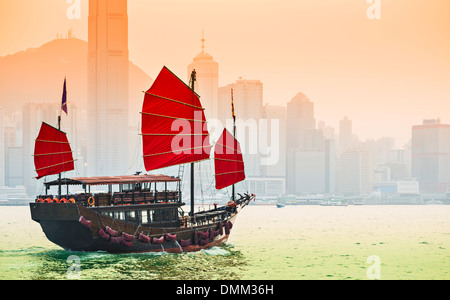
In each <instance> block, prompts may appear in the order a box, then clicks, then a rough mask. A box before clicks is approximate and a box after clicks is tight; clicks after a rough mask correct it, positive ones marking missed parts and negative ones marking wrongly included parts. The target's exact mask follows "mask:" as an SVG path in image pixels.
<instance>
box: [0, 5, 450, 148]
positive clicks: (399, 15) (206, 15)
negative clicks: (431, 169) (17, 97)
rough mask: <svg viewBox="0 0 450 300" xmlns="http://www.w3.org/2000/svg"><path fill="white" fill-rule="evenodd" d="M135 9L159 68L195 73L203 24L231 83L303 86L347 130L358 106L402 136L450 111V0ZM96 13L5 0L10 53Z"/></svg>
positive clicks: (135, 53)
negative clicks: (74, 12) (75, 15)
mask: <svg viewBox="0 0 450 300" xmlns="http://www.w3.org/2000/svg"><path fill="white" fill-rule="evenodd" d="M78 1H79V3H80V8H81V10H80V18H79V19H77V18H75V19H73V18H72V19H71V18H69V17H68V14H67V12H68V10H69V12H72V10H71V9H70V8H72V7H73V6H72V5H76V4H77V2H78ZM368 2H370V3H368ZM377 3H380V6H379V10H378V9H377V10H376V12H379V13H380V15H379V17H380V18H379V19H377V18H375V19H373V18H369V16H368V10H369V12H375V11H374V10H373V9H374V7H375V6H373V5H375V4H377ZM128 17H129V50H130V59H131V61H133V63H135V64H136V65H138V66H139V67H141V68H142V69H143V70H144V71H145V72H146V73H147V74H148V75H150V76H151V77H153V78H155V77H156V76H157V74H158V73H159V71H160V69H161V68H162V66H163V65H166V66H167V67H169V68H170V69H171V70H172V71H174V72H175V73H176V74H179V76H180V77H181V78H187V66H188V64H189V63H191V61H192V59H193V58H194V57H195V56H196V55H197V54H198V53H199V52H200V51H201V41H200V40H201V38H202V31H203V30H204V32H205V38H206V44H205V46H206V48H205V51H206V52H208V53H209V54H210V55H212V56H213V57H214V60H215V61H217V62H218V63H219V85H220V86H224V85H227V84H230V83H232V82H234V81H236V80H237V79H238V78H239V77H242V78H244V79H251V80H260V81H261V82H262V83H263V84H264V103H269V104H272V105H282V106H285V105H286V103H287V102H289V101H290V100H291V99H292V98H293V97H294V96H295V95H296V94H297V93H298V92H303V93H304V94H305V95H306V96H308V98H309V99H310V100H311V101H312V102H314V105H315V116H316V120H317V121H319V120H321V121H324V122H325V123H326V124H327V125H330V126H332V127H334V128H335V129H336V133H338V131H339V120H342V119H343V118H344V117H345V116H347V117H348V118H349V119H351V120H352V121H353V131H354V133H355V134H357V135H358V136H359V137H360V139H362V140H364V139H369V138H370V139H378V138H381V137H384V136H391V137H394V138H396V142H397V145H398V146H399V147H400V146H403V145H404V144H405V143H406V142H408V140H409V138H410V137H411V127H412V125H417V124H421V123H422V120H423V119H427V118H438V117H439V118H440V119H441V121H442V122H443V123H447V124H449V123H450V38H449V37H450V1H448V0H339V1H336V0H129V1H128ZM87 20H88V1H87V0H39V1H36V0H0V56H6V55H8V54H13V53H15V52H18V51H22V50H25V49H27V48H30V47H39V46H41V45H42V44H44V43H46V42H48V41H50V40H53V39H54V38H56V35H57V34H66V33H67V31H68V29H70V28H72V29H73V34H74V35H75V36H76V37H78V38H80V39H83V40H87V30H88V28H87V23H88V22H87ZM0 84H1V83H0Z"/></svg>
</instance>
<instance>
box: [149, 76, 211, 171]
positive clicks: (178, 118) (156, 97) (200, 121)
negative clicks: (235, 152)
mask: <svg viewBox="0 0 450 300" xmlns="http://www.w3.org/2000/svg"><path fill="white" fill-rule="evenodd" d="M141 114H142V144H143V154H144V164H145V168H146V170H147V171H150V170H155V169H160V168H165V167H169V166H174V165H179V164H186V163H192V162H197V161H201V160H205V159H209V155H210V152H211V147H212V146H211V145H210V144H209V132H208V129H207V126H206V118H205V113H204V108H203V107H202V105H201V103H200V98H199V96H198V95H197V94H196V93H195V92H194V91H193V90H192V89H190V88H189V87H188V86H187V85H186V84H185V83H184V82H183V81H181V80H180V79H179V78H178V77H177V76H175V75H174V74H173V73H172V72H171V71H170V70H169V69H167V68H166V67H164V68H163V69H162V70H161V72H160V74H159V75H158V77H157V78H156V80H155V82H154V83H153V85H152V87H151V88H150V89H149V90H148V91H147V92H146V93H145V98H144V104H143V107H142V113H141Z"/></svg>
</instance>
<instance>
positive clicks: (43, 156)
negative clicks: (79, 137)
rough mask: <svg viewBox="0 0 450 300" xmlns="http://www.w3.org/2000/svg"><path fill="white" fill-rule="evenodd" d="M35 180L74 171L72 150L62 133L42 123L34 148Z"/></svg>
mask: <svg viewBox="0 0 450 300" xmlns="http://www.w3.org/2000/svg"><path fill="white" fill-rule="evenodd" d="M34 165H35V167H36V172H37V174H38V177H37V179H40V178H42V177H44V176H48V175H55V174H59V173H62V172H67V171H72V170H73V169H74V159H73V156H72V149H71V148H70V144H69V141H68V140H67V136H66V134H65V133H64V132H62V131H60V130H58V129H56V128H54V127H52V126H50V125H48V124H46V123H42V126H41V130H40V132H39V135H38V137H37V139H36V143H35V148H34Z"/></svg>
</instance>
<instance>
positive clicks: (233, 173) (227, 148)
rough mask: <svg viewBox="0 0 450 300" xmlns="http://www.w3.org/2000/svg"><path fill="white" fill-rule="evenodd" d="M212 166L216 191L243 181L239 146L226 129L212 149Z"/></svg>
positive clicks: (243, 173)
mask: <svg viewBox="0 0 450 300" xmlns="http://www.w3.org/2000/svg"><path fill="white" fill-rule="evenodd" d="M214 165H215V172H216V189H218V190H220V189H223V188H226V187H228V186H230V185H232V184H235V183H238V182H240V181H242V180H244V179H245V171H244V160H243V158H242V152H241V146H240V144H239V142H238V141H237V140H236V139H235V138H234V137H233V136H232V135H231V134H230V133H229V132H228V130H226V129H224V130H223V133H222V135H221V136H220V138H219V140H218V141H217V143H216V146H215V148H214Z"/></svg>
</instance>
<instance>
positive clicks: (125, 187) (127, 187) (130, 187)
mask: <svg viewBox="0 0 450 300" xmlns="http://www.w3.org/2000/svg"><path fill="white" fill-rule="evenodd" d="M122 190H123V191H124V192H129V191H133V190H134V184H124V185H123V188H122Z"/></svg>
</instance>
